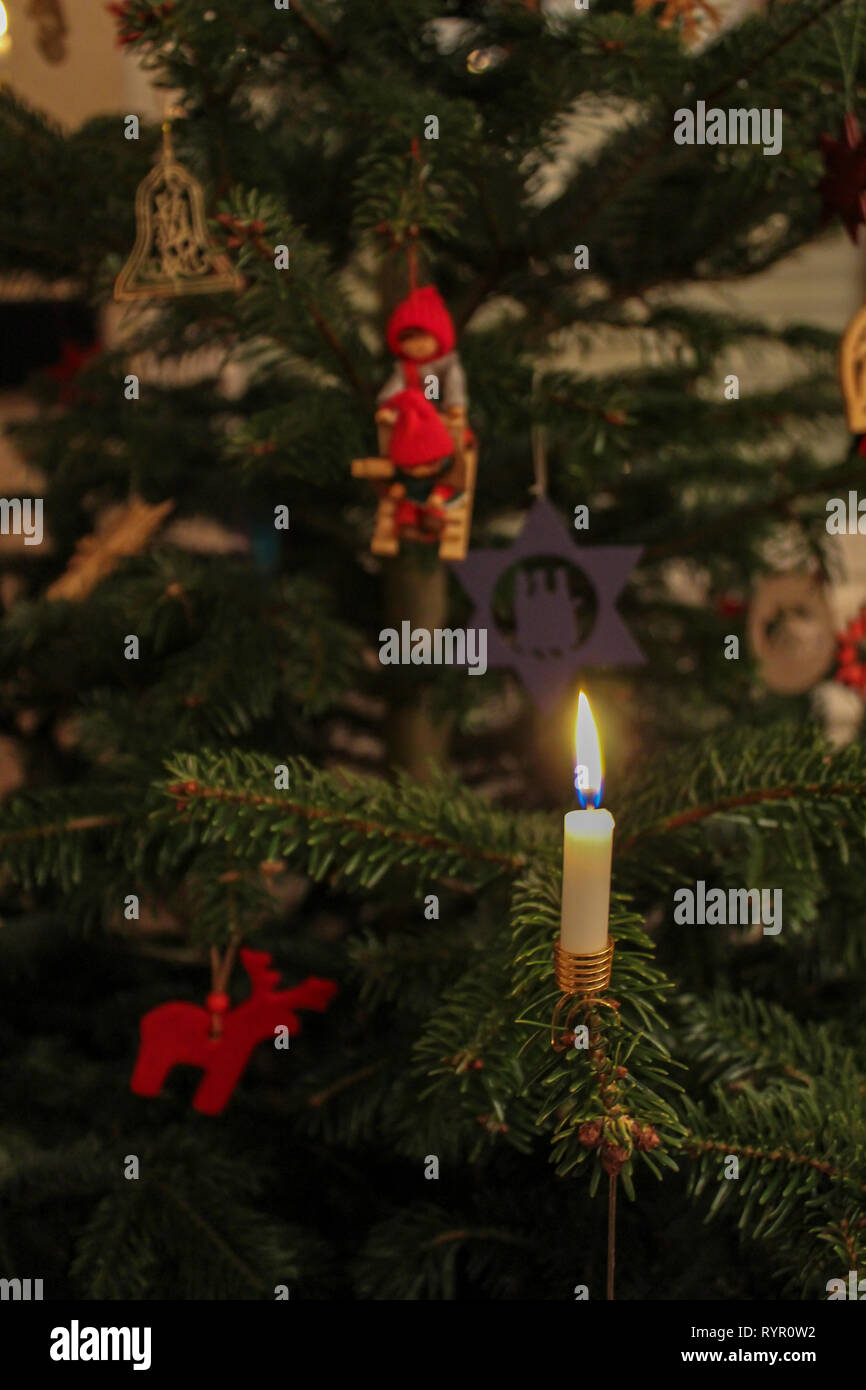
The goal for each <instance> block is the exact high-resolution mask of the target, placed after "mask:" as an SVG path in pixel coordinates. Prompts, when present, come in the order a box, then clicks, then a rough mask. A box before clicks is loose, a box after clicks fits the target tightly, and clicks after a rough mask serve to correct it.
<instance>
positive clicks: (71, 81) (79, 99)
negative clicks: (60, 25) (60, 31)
mask: <svg viewBox="0 0 866 1390" xmlns="http://www.w3.org/2000/svg"><path fill="white" fill-rule="evenodd" d="M4 4H5V5H6V13H7V15H8V16H9V38H10V40H11V43H10V48H9V51H8V52H7V53H5V54H4V55H2V56H0V81H3V82H8V83H9V84H10V86H12V87H14V89H15V91H16V92H18V93H19V94H20V95H21V96H22V97H24V98H25V100H26V101H28V102H29V103H30V104H31V105H32V106H35V107H37V108H39V109H40V110H42V111H45V112H47V113H48V114H49V115H50V116H52V117H53V118H54V119H55V120H56V121H59V122H60V124H61V125H62V126H64V127H65V128H66V129H67V130H70V129H75V127H76V126H79V125H81V123H82V121H86V120H87V119H88V118H89V117H91V116H98V115H105V114H106V113H110V112H112V111H123V112H124V113H126V112H127V111H134V112H136V113H137V114H139V115H149V114H151V107H152V108H153V109H152V114H156V112H157V111H158V110H159V109H160V108H159V107H158V106H157V105H156V104H155V100H154V97H153V95H152V93H151V89H150V87H149V84H148V82H147V80H146V78H145V77H144V75H143V74H142V73H141V71H140V69H139V68H138V65H137V64H136V62H135V60H134V59H133V58H132V57H131V55H130V54H128V53H125V52H124V51H123V49H122V48H120V47H119V46H118V43H117V26H116V23H115V20H114V17H113V16H112V15H110V14H109V13H108V11H107V10H106V8H105V4H104V0H60V6H61V10H62V13H63V16H64V18H65V21H66V29H67V33H66V40H65V44H66V55H65V57H64V58H63V59H62V60H61V61H60V62H56V63H55V62H49V61H48V60H47V59H46V58H45V56H44V55H43V54H42V53H41V52H40V51H39V48H38V46H37V42H36V39H37V21H36V19H35V18H34V17H33V16H32V15H31V14H30V8H31V0H4Z"/></svg>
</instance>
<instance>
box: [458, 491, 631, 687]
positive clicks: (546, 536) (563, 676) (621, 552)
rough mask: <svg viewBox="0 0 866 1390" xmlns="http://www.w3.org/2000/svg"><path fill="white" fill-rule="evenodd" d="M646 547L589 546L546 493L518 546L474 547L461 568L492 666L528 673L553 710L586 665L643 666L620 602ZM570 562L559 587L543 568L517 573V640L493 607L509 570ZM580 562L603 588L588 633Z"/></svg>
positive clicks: (557, 578)
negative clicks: (581, 612)
mask: <svg viewBox="0 0 866 1390" xmlns="http://www.w3.org/2000/svg"><path fill="white" fill-rule="evenodd" d="M642 550H643V547H642V546H634V545H606V546H600V545H599V546H594V545H582V546H576V545H575V543H574V539H573V537H572V535H571V533H570V531H569V530H568V528H567V527H566V525H565V523H564V522H563V520H562V518H561V517H560V515H559V513H558V512H557V510H556V508H555V507H554V506H553V505H552V504H551V503H550V502H549V501H548V500H547V498H546V497H540V498H539V499H538V501H537V502H535V504H534V505H533V507H532V509H531V511H530V512H529V515H528V517H527V519H526V523H525V525H524V527H523V530H522V531H521V533H520V535H519V536H517V537H516V538H515V540H514V541H513V542H512V544H511V545H510V546H505V547H500V548H497V549H495V550H493V549H491V550H472V551H470V553H469V554H468V555H467V557H466V559H465V560H463V561H462V562H461V563H460V564H456V565H455V566H454V573H455V574H456V575H457V577H458V579H459V580H460V583H461V584H462V585H463V587H464V589H465V590H466V592H467V594H468V595H469V597H470V598H471V599H472V600H473V601H474V603H475V612H474V613H473V616H472V620H471V622H470V626H472V627H483V628H486V629H487V664H488V666H500V667H510V668H511V669H512V670H513V671H516V672H517V674H518V675H519V676H520V678H521V680H522V681H523V684H524V685H525V687H526V689H527V690H528V691H529V693H530V695H531V696H532V698H533V700H534V701H535V703H536V704H537V705H538V707H539V709H541V710H548V709H552V708H553V707H554V705H555V704H556V702H557V700H558V699H559V697H560V695H561V694H562V693H563V692H564V691H565V690H566V689H567V687H568V685H569V684H570V682H571V680H572V679H573V677H574V676H575V675H576V674H577V672H578V671H582V670H585V669H586V668H587V667H590V666H613V665H618V664H619V665H625V666H636V665H641V664H642V663H643V662H644V660H645V657H644V655H643V652H642V651H641V650H640V647H638V645H637V643H636V642H635V641H634V639H633V638H632V636H631V634H630V633H629V631H628V629H627V628H626V626H625V624H624V623H623V621H622V618H621V617H620V615H619V613H618V612H617V610H616V607H615V603H616V599H617V597H618V596H619V593H620V591H621V590H622V588H623V586H624V585H625V582H626V580H627V578H628V576H629V574H630V573H631V571H632V569H633V568H634V566H635V565H636V564H637V561H638V560H639V558H640V556H641V554H642ZM551 557H553V558H555V559H559V560H561V561H562V565H561V566H560V567H558V568H557V570H556V571H555V575H554V583H553V585H552V586H551V585H550V584H549V583H547V582H542V577H541V575H540V574H538V573H537V572H536V573H535V574H533V575H531V576H530V575H529V574H528V573H527V572H526V570H525V569H523V570H520V571H519V572H518V574H517V576H516V579H515V598H514V617H515V632H514V639H513V641H508V640H507V639H506V637H505V636H504V635H503V633H502V632H501V631H500V629H499V628H498V627H497V626H496V622H495V619H494V612H493V605H494V595H495V593H496V586H497V584H498V583H499V580H500V579H501V578H502V576H503V575H504V574H505V573H506V572H507V571H508V570H510V569H512V568H513V567H514V566H515V565H519V564H520V563H521V562H522V561H523V562H525V561H528V560H540V559H545V560H547V559H549V558H551ZM569 567H574V568H576V569H579V570H581V571H582V572H583V573H584V574H585V575H586V576H587V578H588V579H589V581H590V583H591V584H592V587H593V589H594V591H595V596H596V601H597V616H596V620H595V623H594V624H593V627H592V629H591V631H590V632H589V633H588V634H587V635H586V636H585V637H584V638H581V636H580V632H579V627H578V618H577V606H578V605H577V603H576V602H575V600H574V599H573V598H572V597H571V595H570V594H569V592H568V587H567V582H566V570H567V569H568V568H569Z"/></svg>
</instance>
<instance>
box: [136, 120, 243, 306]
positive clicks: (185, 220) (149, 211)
mask: <svg viewBox="0 0 866 1390" xmlns="http://www.w3.org/2000/svg"><path fill="white" fill-rule="evenodd" d="M135 224H136V228H137V232H136V239H135V246H134V247H133V249H132V254H131V255H130V257H129V260H128V261H127V262H126V265H125V266H124V267H123V269H122V271H121V272H120V274H119V275H118V277H117V280H116V281H115V285H114V298H115V299H117V300H129V299H169V298H173V297H175V296H180V295H186V294H219V293H221V292H225V291H226V290H238V289H240V288H241V287H242V285H243V277H242V276H241V275H239V274H238V272H237V271H236V270H235V269H234V267H233V265H232V263H231V261H230V260H229V259H228V257H227V256H225V255H224V254H223V253H222V252H221V251H220V250H219V249H218V248H217V247H216V245H215V244H214V242H213V241H212V240H211V237H210V235H209V233H208V230H207V224H206V221H205V208H204V193H203V192H202V187H201V184H200V183H199V182H198V180H197V179H195V178H193V176H192V174H191V173H190V172H189V170H188V169H185V168H184V167H183V165H182V164H178V162H177V160H176V159H175V157H174V149H173V147H172V140H171V122H170V121H164V122H163V126H162V153H161V155H160V158H159V160H158V162H157V164H156V165H155V166H154V168H153V169H151V171H150V173H149V174H148V175H147V177H146V178H144V179H142V181H141V183H140V184H139V186H138V189H137V191H136V195H135Z"/></svg>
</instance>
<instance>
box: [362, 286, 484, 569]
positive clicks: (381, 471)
mask: <svg viewBox="0 0 866 1390" xmlns="http://www.w3.org/2000/svg"><path fill="white" fill-rule="evenodd" d="M387 341H388V346H389V348H390V349H391V351H392V352H393V354H394V356H395V358H396V359H397V361H396V363H395V366H394V370H393V372H392V373H391V375H390V377H389V378H388V380H387V381H386V383H385V385H384V386H383V387H382V390H381V391H380V392H379V398H378V409H377V411H376V424H377V426H378V432H379V455H378V456H377V457H375V458H364V459H355V460H353V463H352V473H353V476H354V477H356V478H368V479H369V480H370V481H371V482H372V483H373V486H374V487H375V488H376V491H377V492H378V494H379V509H378V512H377V515H376V528H375V531H374V534H373V540H372V542H371V545H370V549H371V550H372V552H373V554H374V555H396V554H397V553H398V551H399V549H400V543H401V541H402V540H410V541H415V542H418V543H421V544H432V543H435V542H438V544H439V555H440V558H441V559H443V560H463V559H464V558H465V556H466V551H467V547H468V545H469V529H470V525H471V520H472V500H473V496H474V491H475V478H476V472H477V467H478V443H477V440H476V438H475V435H474V434H473V433H472V431H471V430H470V429H469V428H468V426H467V423H466V408H467V399H466V379H465V377H464V374H463V367H462V365H461V363H460V358H459V356H458V354H457V351H456V347H455V345H456V341H457V335H456V332H455V330H454V324H453V322H452V320H451V315H450V314H449V313H448V310H447V309H446V307H445V305H444V303H443V302H442V299H441V298H440V296H439V293H438V291H437V290H436V289H435V288H434V287H433V286H432V285H425V286H423V287H422V288H420V289H413V290H412V291H411V292H410V294H409V295H408V297H407V298H406V299H404V300H403V302H402V303H401V304H398V306H397V308H396V309H395V310H394V312H393V313H392V315H391V317H390V319H389V320H388V328H387Z"/></svg>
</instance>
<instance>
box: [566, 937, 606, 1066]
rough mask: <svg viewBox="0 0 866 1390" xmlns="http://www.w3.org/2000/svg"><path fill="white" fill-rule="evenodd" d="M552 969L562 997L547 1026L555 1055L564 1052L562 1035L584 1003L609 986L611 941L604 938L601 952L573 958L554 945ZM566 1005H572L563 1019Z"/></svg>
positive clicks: (568, 1028)
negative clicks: (604, 944) (570, 1002)
mask: <svg viewBox="0 0 866 1390" xmlns="http://www.w3.org/2000/svg"><path fill="white" fill-rule="evenodd" d="M553 965H554V973H555V975H556V983H557V984H558V985H559V988H560V989H561V990H562V994H561V995H560V997H559V999H558V1000H557V1002H556V1008H555V1009H554V1010H553V1018H552V1019H551V1022H550V1045H551V1047H552V1048H553V1049H554V1051H555V1052H565V1051H566V1049H567V1048H568V1046H569V1044H568V1042H567V1041H563V1037H562V1035H563V1034H568V1033H569V1032H570V1031H571V1025H572V1023H573V1022H574V1019H575V1017H576V1015H577V1014H578V1013H579V1012H580V1010H581V1008H582V1007H583V1006H584V1005H585V1004H586V1002H587V1000H589V999H593V998H595V996H596V995H599V994H603V993H604V991H605V990H606V989H607V987H608V985H609V984H610V972H611V967H612V965H613V941H612V940H611V938H610V937H608V938H607V945H606V946H605V947H604V949H603V950H601V951H590V952H589V953H588V954H587V955H576V954H575V953H574V952H573V951H566V949H565V947H564V946H563V945H562V944H561V943H560V942H559V941H557V942H556V943H555V945H554V947H553ZM569 1001H573V1002H572V1004H571V1008H570V1009H569V1011H568V1014H567V1015H566V1017H565V1018H562V1011H563V1009H564V1008H565V1006H566V1004H568V1003H569Z"/></svg>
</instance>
